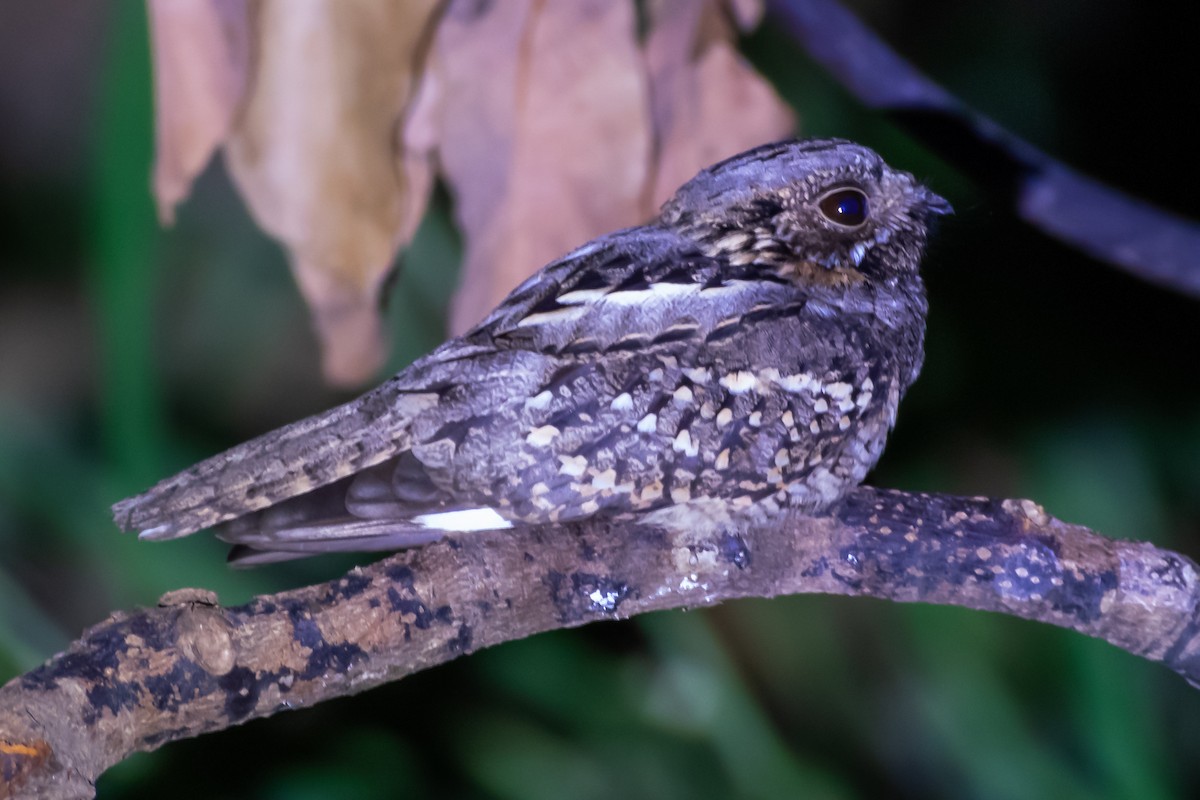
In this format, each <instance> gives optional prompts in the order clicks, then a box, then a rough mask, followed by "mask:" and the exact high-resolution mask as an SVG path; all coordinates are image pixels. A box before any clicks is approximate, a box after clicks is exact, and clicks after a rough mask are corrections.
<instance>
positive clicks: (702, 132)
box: [646, 0, 796, 207]
mask: <svg viewBox="0 0 1200 800" xmlns="http://www.w3.org/2000/svg"><path fill="white" fill-rule="evenodd" d="M723 5H724V4H723V3H721V2H719V0H709V1H708V2H697V1H696V0H660V2H657V3H655V4H654V5H653V6H652V8H651V30H650V36H649V38H648V40H647V42H646V63H647V68H648V70H649V72H650V85H651V87H652V96H653V103H654V125H655V130H656V132H657V134H658V161H657V165H656V171H655V175H654V183H653V188H652V190H651V199H652V203H653V204H654V206H655V207H657V206H659V205H661V204H662V203H663V202H665V201H666V200H667V199H668V198H670V196H671V194H672V193H673V192H674V191H675V189H677V188H678V187H679V186H680V184H682V183H683V182H684V181H686V180H688V179H689V178H691V177H692V176H693V175H695V174H696V172H697V171H698V170H700V169H701V168H703V167H705V166H706V165H708V164H712V163H714V162H716V161H719V160H721V159H722V158H726V157H728V156H731V155H733V154H735V153H739V152H741V151H742V150H745V149H747V148H750V147H753V146H754V145H757V144H762V143H763V142H769V141H773V140H775V139H780V138H782V137H784V136H786V135H788V134H789V133H791V132H792V131H793V130H794V129H795V124H796V123H795V117H794V115H793V113H792V111H791V109H790V108H789V107H788V106H787V105H786V104H785V103H784V102H783V101H782V100H781V99H780V98H779V96H778V95H777V94H776V93H775V90H774V89H773V88H771V86H770V84H768V83H767V82H766V81H765V80H763V78H762V77H761V76H760V75H759V74H758V73H757V72H755V71H754V70H753V69H752V68H751V67H750V66H749V65H748V64H746V63H745V61H744V60H743V59H742V58H741V56H740V55H739V54H738V52H737V50H736V49H735V48H734V44H733V29H732V27H731V24H730V20H729V19H728V18H727V17H726V15H725V9H724V8H723V7H722V6H723ZM736 5H737V6H738V8H737V21H738V24H751V23H752V22H753V20H754V19H755V14H754V8H753V5H755V4H752V3H747V2H745V1H744V0H740V1H739V2H737V3H736Z"/></svg>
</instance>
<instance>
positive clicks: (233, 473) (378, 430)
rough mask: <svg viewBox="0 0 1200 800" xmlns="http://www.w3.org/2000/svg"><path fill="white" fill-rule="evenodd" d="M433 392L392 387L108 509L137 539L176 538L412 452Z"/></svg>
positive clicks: (272, 434) (271, 435)
mask: <svg viewBox="0 0 1200 800" xmlns="http://www.w3.org/2000/svg"><path fill="white" fill-rule="evenodd" d="M437 400H438V396H437V395H436V394H433V393H409V392H404V391H401V390H398V389H397V388H396V387H395V386H394V385H392V383H391V382H388V383H385V384H383V385H382V386H380V387H379V388H378V389H375V390H374V391H372V392H369V393H367V394H365V395H363V396H362V397H359V398H357V399H355V400H352V401H350V402H349V403H346V404H344V405H341V406H338V407H337V408H333V409H330V410H329V411H326V412H324V413H322V414H317V415H316V416H312V417H309V418H307V419H303V420H300V421H299V422H295V423H292V424H291V425H287V426H285V427H283V428H279V429H278V430H275V431H271V432H270V433H267V434H264V435H262V436H260V437H258V438H257V439H253V440H251V441H249V442H246V443H244V444H240V445H238V446H237V447H234V448H232V449H231V450H227V451H226V452H224V453H221V454H220V455H216V456H213V457H212V458H210V459H208V460H206V461H202V462H200V463H199V464H196V465H195V466H193V467H191V468H189V469H187V470H185V471H184V472H181V473H179V474H178V475H175V476H173V477H171V478H167V479H166V480H164V481H161V482H160V483H158V484H157V485H156V486H154V487H152V488H151V489H149V490H147V491H146V492H144V493H142V494H140V495H138V496H136V497H130V498H127V499H125V500H122V501H120V502H119V503H117V504H115V505H114V506H113V509H112V510H113V518H114V520H115V521H116V523H117V525H118V526H119V527H120V528H121V529H122V530H126V531H138V534H139V538H142V539H175V538H178V537H180V536H186V535H188V534H190V533H195V532H196V531H199V530H203V529H204V528H209V527H212V526H214V525H217V524H219V523H222V522H225V521H227V520H231V519H235V518H237V517H240V516H242V515H244V514H248V513H250V512H252V511H256V510H258V509H261V508H266V507H267V506H270V505H272V504H274V503H277V502H279V501H280V500H284V499H287V498H289V497H295V496H297V495H301V494H304V493H306V492H309V491H311V490H313V489H316V488H318V487H321V486H325V485H327V484H330V483H333V482H334V481H336V480H338V479H340V478H343V477H345V476H347V475H350V474H352V473H354V472H357V471H359V470H362V469H365V468H366V467H370V466H372V465H374V464H378V463H380V462H382V461H385V460H387V459H388V458H391V457H393V456H395V455H396V454H398V453H400V452H403V451H404V450H407V449H408V448H409V447H410V446H411V443H412V442H411V433H410V424H411V422H412V419H413V418H414V417H415V416H416V415H417V414H419V413H421V412H422V411H424V410H426V409H428V408H431V407H432V406H434V405H436V403H437Z"/></svg>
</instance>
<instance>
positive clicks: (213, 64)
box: [148, 0, 249, 225]
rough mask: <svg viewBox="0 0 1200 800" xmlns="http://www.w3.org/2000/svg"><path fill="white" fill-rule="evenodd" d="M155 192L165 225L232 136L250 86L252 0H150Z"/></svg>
mask: <svg viewBox="0 0 1200 800" xmlns="http://www.w3.org/2000/svg"><path fill="white" fill-rule="evenodd" d="M148 10H149V15H150V30H151V47H152V51H153V59H154V106H155V138H156V142H155V159H154V196H155V198H156V200H157V202H158V218H159V220H160V221H161V222H162V223H163V224H164V225H169V224H171V223H172V222H174V220H175V206H176V205H178V204H179V203H180V202H181V201H182V200H183V199H184V198H185V197H187V195H188V192H189V191H190V190H191V187H192V181H193V180H195V178H196V176H197V175H199V174H200V172H201V171H202V170H203V169H204V167H205V165H206V164H207V163H208V160H209V159H210V158H211V157H212V154H213V151H214V150H216V148H217V146H218V145H220V144H221V142H222V141H224V139H225V136H226V134H227V133H228V132H229V126H230V124H231V123H232V121H233V115H234V111H235V110H236V109H237V106H238V102H239V101H240V100H241V97H242V93H243V91H244V90H245V86H246V65H247V56H248V38H247V37H248V35H249V32H248V30H247V9H246V2H245V0H149V5H148Z"/></svg>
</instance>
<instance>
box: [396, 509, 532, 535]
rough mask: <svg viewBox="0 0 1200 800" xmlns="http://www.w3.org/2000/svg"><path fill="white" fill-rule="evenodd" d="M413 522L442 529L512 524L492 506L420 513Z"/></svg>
mask: <svg viewBox="0 0 1200 800" xmlns="http://www.w3.org/2000/svg"><path fill="white" fill-rule="evenodd" d="M413 522H415V523H417V524H418V525H421V526H424V527H426V528H437V529H438V530H443V531H458V532H462V533H469V532H472V531H500V530H505V529H506V528H511V527H512V526H513V524H512V522H510V521H509V520H506V519H505V518H504V517H502V516H500V515H499V514H498V513H496V510H495V509H493V508H464V509H461V510H459V511H439V512H438V513H436V514H421V515H420V516H418V517H413Z"/></svg>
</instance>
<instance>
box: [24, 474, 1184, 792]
mask: <svg viewBox="0 0 1200 800" xmlns="http://www.w3.org/2000/svg"><path fill="white" fill-rule="evenodd" d="M813 592H822V593H829V594H844V595H864V596H872V597H881V598H887V599H891V600H897V601H904V602H927V603H941V604H949V605H959V606H966V607H968V608H976V609H983V610H988V611H999V612H1003V613H1006V614H1012V615H1015V616H1019V617H1024V618H1026V619H1033V620H1039V621H1041V622H1047V623H1050V624H1051V625H1058V626H1060V627H1064V628H1071V629H1073V630H1077V631H1079V632H1081V633H1085V634H1087V635H1089V636H1095V637H1098V638H1101V639H1104V640H1106V641H1109V642H1111V643H1112V644H1115V645H1116V646H1118V647H1121V648H1124V649H1125V650H1128V651H1130V652H1131V653H1135V654H1137V655H1139V656H1142V657H1143V658H1148V659H1151V660H1155V661H1162V662H1164V663H1165V664H1166V665H1167V666H1168V667H1170V668H1171V669H1174V670H1175V671H1177V672H1179V673H1180V674H1182V675H1183V676H1184V677H1185V678H1188V679H1189V680H1190V681H1193V682H1195V681H1197V680H1200V619H1198V617H1197V610H1196V609H1197V572H1196V565H1195V564H1194V563H1193V562H1192V561H1191V560H1190V559H1188V558H1186V557H1184V556H1181V555H1178V554H1175V553H1172V552H1170V551H1166V550H1161V549H1159V548H1157V547H1154V546H1153V545H1150V544H1145V543H1140V542H1119V541H1113V540H1110V539H1106V538H1104V537H1103V536H1100V535H1097V534H1095V533H1093V532H1091V531H1089V530H1087V529H1085V528H1082V527H1079V526H1077V525H1070V524H1067V523H1063V522H1060V521H1058V520H1056V519H1054V518H1052V517H1050V516H1048V515H1047V514H1046V513H1045V512H1044V511H1042V509H1041V508H1040V507H1038V506H1037V505H1036V504H1034V503H1032V502H1030V501H1028V500H991V499H986V498H962V497H950V496H945V495H927V494H912V493H906V492H898V491H889V490H882V489H873V488H869V487H862V488H860V489H857V490H856V491H854V492H853V493H852V494H851V495H850V496H849V497H848V498H847V499H846V500H845V501H844V502H843V503H842V505H841V506H840V507H839V508H838V510H837V511H836V513H835V514H834V515H832V516H828V517H820V518H810V517H803V516H799V515H795V516H792V517H789V518H786V519H784V520H781V521H780V522H779V523H777V524H776V525H773V526H771V527H754V528H746V529H744V530H738V531H729V530H727V531H722V532H712V533H697V532H694V531H690V532H671V531H664V530H660V529H650V528H643V527H637V526H623V527H622V526H612V525H609V524H605V523H603V522H590V523H586V524H580V525H572V526H562V527H554V526H550V527H544V528H533V529H527V530H518V531H509V532H501V533H496V534H487V535H477V536H474V537H468V538H463V539H461V540H459V541H445V542H440V543H437V544H433V545H429V546H427V547H423V548H420V549H417V550H410V551H407V552H402V553H398V554H396V555H393V556H391V557H390V558H387V559H385V560H383V561H381V562H379V563H376V564H372V565H371V566H369V567H364V568H356V569H355V570H353V571H351V572H349V573H347V574H346V575H345V576H343V577H342V578H340V579H338V580H336V581H332V582H330V583H324V584H319V585H316V586H309V587H306V588H303V589H296V590H294V591H289V592H283V593H280V594H277V595H272V596H267V597H260V598H257V599H255V600H254V601H253V602H251V603H249V604H247V605H244V606H238V607H236V608H222V607H220V606H219V605H217V604H216V598H215V597H213V596H211V595H210V594H209V593H206V592H204V591H202V590H190V589H185V590H182V591H180V592H173V593H171V594H170V595H168V596H166V597H164V598H163V600H162V601H160V605H159V607H157V608H151V609H139V610H136V611H132V612H128V613H126V612H117V613H114V614H113V615H112V616H110V617H109V618H108V619H107V620H105V621H104V622H101V623H100V624H98V625H96V626H95V627H93V628H91V629H90V630H88V631H87V632H85V634H84V636H83V638H82V639H80V640H79V641H78V642H76V643H75V644H74V645H72V647H71V648H70V650H68V651H67V652H65V653H61V654H59V655H57V656H55V657H54V658H52V659H50V660H49V661H47V662H46V663H45V664H43V665H42V666H41V667H38V668H37V669H35V670H33V671H32V672H29V673H27V674H25V675H22V676H19V677H17V678H14V679H13V680H12V681H10V682H9V683H8V684H7V685H6V686H4V687H3V688H0V798H7V797H14V796H23V795H35V796H38V797H72V798H74V797H91V796H92V794H93V791H94V787H93V784H94V782H95V780H96V778H97V776H99V775H100V773H101V772H103V771H104V770H105V769H107V768H108V767H109V766H111V765H112V764H115V763H116V762H118V761H120V760H121V759H123V758H125V757H126V756H128V755H129V754H130V753H133V752H136V751H140V750H152V749H154V748H156V747H159V746H160V745H162V744H165V743H166V742H169V741H172V740H174V739H181V738H186V737H191V736H196V735H199V734H202V733H207V732H210V731H215V730H220V729H222V728H227V727H229V726H231V725H236V724H238V723H241V722H245V721H246V720H250V719H254V718H256V717H265V716H268V715H270V714H274V713H275V712H277V711H280V710H283V709H287V708H302V707H304V706H308V705H312V704H313V703H318V702H321V701H322V700H326V699H329V698H332V697H339V696H342V695H348V694H354V693H356V692H361V691H364V690H366V689H369V688H371V687H373V686H378V685H380V684H382V683H386V682H388V681H392V680H396V679H398V678H401V677H403V676H405V675H409V674H411V673H413V672H417V671H418V670H422V669H426V668H428V667H431V666H434V665H435V664H440V663H442V662H445V661H449V660H450V659H453V658H457V657H458V656H461V655H465V654H467V653H470V652H472V651H474V650H478V649H480V648H483V647H488V646H490V645H494V644H499V643H500V642H505V641H509V640H512V639H520V638H523V637H525V636H529V635H531V634H534V633H537V632H539V631H545V630H550V629H553V628H569V627H574V626H578V625H583V624H585V623H588V622H592V621H595V620H601V619H621V618H624V617H629V616H632V615H634V614H641V613H644V612H646V611H654V610H659V609H667V608H679V607H697V606H707V605H715V604H716V603H720V602H722V601H724V600H728V599H731V598H738V597H772V596H775V595H781V594H798V593H813Z"/></svg>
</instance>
